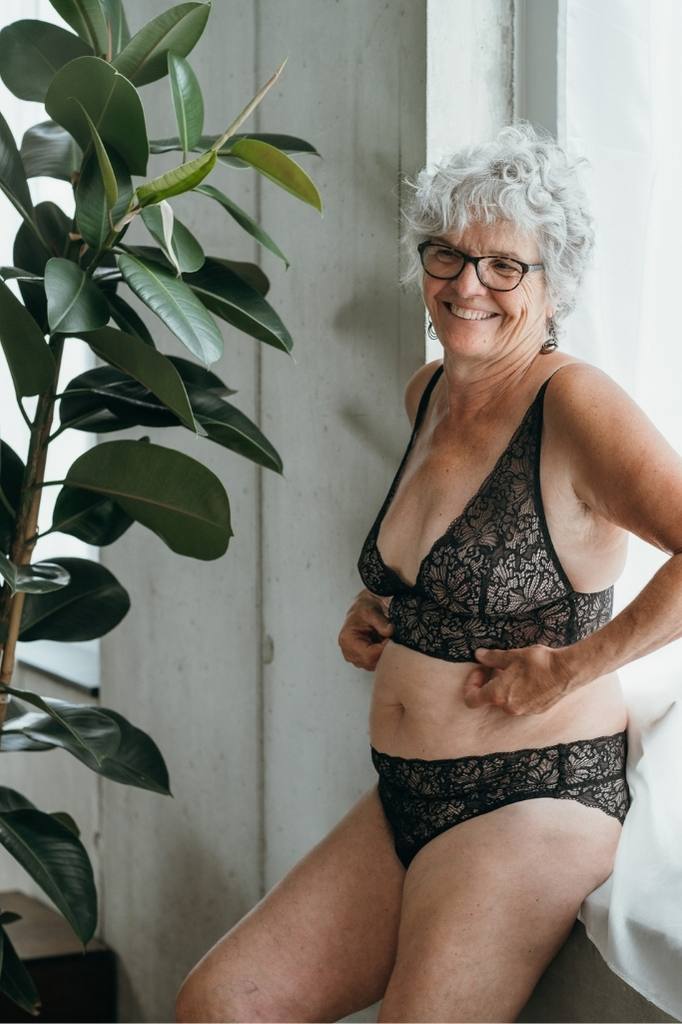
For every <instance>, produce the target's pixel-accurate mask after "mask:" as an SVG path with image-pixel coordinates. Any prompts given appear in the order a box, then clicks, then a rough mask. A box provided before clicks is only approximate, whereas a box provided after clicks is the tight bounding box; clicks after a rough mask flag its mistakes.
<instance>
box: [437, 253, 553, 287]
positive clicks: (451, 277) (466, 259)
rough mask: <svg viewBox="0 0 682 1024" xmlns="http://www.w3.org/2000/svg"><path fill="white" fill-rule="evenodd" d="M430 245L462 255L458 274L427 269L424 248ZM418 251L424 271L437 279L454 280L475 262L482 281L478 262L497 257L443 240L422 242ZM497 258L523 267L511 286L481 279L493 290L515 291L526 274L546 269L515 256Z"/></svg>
mask: <svg viewBox="0 0 682 1024" xmlns="http://www.w3.org/2000/svg"><path fill="white" fill-rule="evenodd" d="M430 245H432V246H433V247H434V248H436V249H449V250H450V252H454V253H456V254H457V255H458V256H461V257H462V259H463V260H464V262H463V263H462V266H461V267H460V268H459V270H458V271H457V273H456V274H450V275H448V276H446V277H441V276H440V275H439V274H432V273H431V271H430V270H427V269H426V267H425V266H424V250H425V249H427V248H428V247H429V246H430ZM417 251H418V252H419V259H420V260H421V265H422V268H423V270H424V273H425V274H428V275H429V277H435V279H436V280H437V281H454V280H455V279H456V278H458V277H459V275H460V274H461V273H462V271H463V270H464V268H465V267H466V265H467V263H473V265H474V270H475V271H476V277H477V278H478V280H479V281H481V275H480V274H479V272H478V264H479V263H480V262H481V260H490V259H495V254H491V255H490V256H468V255H467V254H466V253H465V252H461V251H460V250H459V249H455V248H454V246H452V245H445V244H444V243H443V242H429V241H426V242H420V243H419V245H418V246H417ZM497 258H498V259H505V260H508V261H509V262H510V263H516V265H517V266H519V267H521V277H520V278H519V279H518V281H517V282H516V284H513V285H512V286H511V288H492V287H491V286H490V285H489V284H486V283H485V281H481V284H482V285H483V287H484V288H488V289H489V290H490V291H491V292H513V291H514V289H515V288H518V286H519V285H520V284H521V282H522V281H523V279H524V277H525V276H526V274H528V273H529V272H531V271H533V270H544V268H545V265H544V263H524V262H523V261H522V260H517V259H516V258H515V257H513V256H504V257H502V256H499V255H498V256H497Z"/></svg>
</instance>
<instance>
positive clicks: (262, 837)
mask: <svg viewBox="0 0 682 1024" xmlns="http://www.w3.org/2000/svg"><path fill="white" fill-rule="evenodd" d="M253 11H254V31H253V46H254V53H253V69H254V73H253V77H254V87H253V95H255V94H256V91H257V90H258V89H259V88H260V77H261V76H260V59H259V58H260V41H261V14H262V10H261V0H256V3H255V4H254V7H253ZM254 127H255V130H256V131H257V132H258V131H260V128H261V112H260V107H256V110H255V111H254ZM254 177H255V182H254V189H255V194H254V207H255V215H256V222H257V223H259V224H260V222H261V217H262V188H261V185H262V183H261V178H260V175H258V174H256V175H255V176H254ZM254 250H255V261H256V263H257V265H258V266H259V267H260V266H261V264H262V254H261V251H260V247H259V245H258V243H254ZM254 358H255V396H254V399H255V401H254V405H255V420H256V423H257V424H258V427H259V428H260V429H261V430H263V401H262V390H263V346H262V343H261V342H259V341H256V342H255V357H254ZM264 472H265V470H264V469H263V467H262V466H256V519H257V523H258V526H257V540H256V619H257V623H258V625H257V629H258V642H257V645H256V654H257V657H256V666H257V667H256V672H257V685H256V692H257V707H256V744H257V748H258V809H257V814H258V851H257V863H258V868H257V871H258V893H259V896H261V897H262V896H264V895H265V861H266V843H267V834H266V821H265V806H266V802H265V787H266V768H265V659H264V657H263V655H264V643H265V607H264V592H265V565H264V557H263V552H264V545H265V516H264V510H263V494H264V486H263V474H264Z"/></svg>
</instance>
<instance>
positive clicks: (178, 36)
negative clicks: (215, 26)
mask: <svg viewBox="0 0 682 1024" xmlns="http://www.w3.org/2000/svg"><path fill="white" fill-rule="evenodd" d="M210 9H211V7H210V4H203V3H185V4H178V6H177V7H171V8H170V9H169V10H167V11H164V12H163V14H159V15H158V17H156V18H153V19H152V21H149V22H147V24H146V25H144V26H143V27H142V28H141V29H140V31H139V32H137V33H136V34H135V35H134V36H133V38H132V39H131V40H130V42H129V43H128V45H127V46H126V47H125V49H124V50H123V51H122V52H121V53H119V55H118V57H116V58H115V60H114V66H115V67H116V68H117V69H118V70H119V71H120V72H121V74H122V75H125V76H126V78H128V79H129V80H130V81H131V82H132V83H133V85H146V84H147V83H148V82H155V81H156V80H157V79H159V78H163V76H164V75H165V74H166V72H167V65H166V53H167V52H168V50H172V51H173V52H174V53H178V54H180V56H182V57H186V56H187V54H188V53H189V52H190V50H191V49H193V47H194V45H195V44H196V42H197V40H198V39H199V37H200V36H201V34H202V32H203V31H204V27H205V25H206V19H207V18H208V15H209V11H210Z"/></svg>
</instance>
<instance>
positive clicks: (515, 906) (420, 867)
mask: <svg viewBox="0 0 682 1024" xmlns="http://www.w3.org/2000/svg"><path fill="white" fill-rule="evenodd" d="M620 832H621V826H620V823H619V822H618V821H617V820H616V819H615V818H611V817H609V816H608V815H607V814H605V813H604V812H603V811H600V810H597V809H596V808H592V807H586V806H584V805H583V804H580V803H577V802H575V801H570V800H557V799H547V798H537V799H532V800H525V801H522V802H519V803H514V804H508V805H507V806H504V807H500V808H498V809H496V810H494V811H490V812H488V813H486V814H482V815H480V816H478V817H476V818H471V819H469V820H467V821H464V822H462V823H461V824H459V825H456V826H454V827H453V828H451V829H449V830H448V831H446V832H443V833H441V834H440V835H439V836H437V837H436V838H435V839H433V840H432V841H431V842H430V843H427V845H426V846H424V847H422V849H421V850H420V851H419V853H418V854H417V855H416V857H415V858H414V860H413V861H412V863H411V864H410V867H409V869H408V871H407V874H406V876H405V884H404V888H403V902H402V912H401V921H400V930H399V941H398V951H397V956H396V965H395V968H394V971H393V973H392V975H391V979H390V982H389V984H388V986H387V990H386V995H385V998H384V1001H383V1002H382V1005H381V1011H380V1014H379V1020H380V1021H415V1020H420V1021H425V1020H436V1021H474V1020H475V1021H510V1020H516V1017H517V1015H518V1013H519V1012H520V1010H521V1009H522V1007H523V1006H524V1005H525V1004H526V1002H527V1001H528V999H529V998H530V995H531V993H532V991H533V989H534V987H535V985H536V984H537V982H538V980H539V979H540V977H541V975H542V973H543V972H544V970H545V968H546V967H547V965H548V964H549V962H550V961H551V960H552V959H553V957H554V956H555V955H556V953H557V952H558V951H559V949H560V948H561V946H562V945H563V943H564V942H565V940H566V938H567V937H568V934H569V933H570V931H571V928H572V927H573V924H574V922H575V919H576V916H577V914H578V910H579V909H580V905H581V903H582V901H583V900H584V899H585V897H586V896H587V895H588V893H590V892H591V891H592V890H593V889H595V888H596V887H597V886H598V885H600V884H601V883H602V882H603V881H605V880H606V878H607V877H608V876H609V874H610V873H611V870H612V867H613V859H614V857H615V851H616V847H617V844H618V839H619V836H620Z"/></svg>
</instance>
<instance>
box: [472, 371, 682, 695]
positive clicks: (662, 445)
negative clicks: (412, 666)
mask: <svg viewBox="0 0 682 1024" xmlns="http://www.w3.org/2000/svg"><path fill="white" fill-rule="evenodd" d="M552 391H553V394H552V406H551V417H552V432H553V433H554V432H555V431H556V432H557V433H556V436H560V437H562V438H564V440H565V443H566V445H567V446H568V447H567V451H568V452H569V458H570V462H571V466H572V472H573V487H574V490H575V492H576V494H577V495H578V497H579V498H580V499H581V500H582V501H583V502H585V504H586V505H588V506H589V507H590V509H592V511H593V512H596V513H598V514H599V515H601V516H602V517H603V518H605V519H606V520H608V521H609V522H612V523H614V524H616V525H618V526H620V527H622V528H623V529H625V530H628V531H629V532H631V533H633V534H636V535H637V536H638V537H641V538H642V539H643V540H645V541H647V542H648V543H650V544H653V545H654V546H655V547H657V548H659V549H660V550H662V551H665V552H667V553H668V554H670V555H671V557H670V558H669V559H668V561H667V562H665V563H664V564H663V565H662V566H661V567H660V569H658V571H657V572H656V573H655V574H654V576H653V577H652V578H651V580H650V581H649V582H648V583H647V585H646V586H645V587H644V588H643V589H642V590H641V591H640V593H639V594H638V595H637V596H636V597H635V598H634V599H633V600H632V601H631V602H630V603H629V604H628V605H627V606H626V607H625V608H623V609H622V611H620V612H619V613H618V615H616V616H615V617H614V618H613V619H611V621H610V622H608V623H606V625H604V626H602V627H601V629H598V630H596V631H595V632H594V633H591V634H589V635H588V636H586V637H584V638H583V639H581V640H578V641H576V642H575V643H573V644H570V645H569V646H567V647H560V648H550V647H546V646H544V645H542V644H536V645H533V646H531V647H528V648H514V649H512V650H507V651H505V650H486V649H485V648H479V649H478V650H477V651H476V660H477V661H479V662H480V663H481V665H482V666H484V667H485V669H487V670H493V672H492V675H491V674H490V673H489V672H488V671H482V670H481V669H473V670H472V673H471V675H470V676H469V677H468V678H467V680H466V685H465V693H464V700H465V703H466V704H467V705H468V706H469V707H478V706H480V705H481V704H486V703H490V704H496V705H498V706H499V707H501V708H502V709H503V710H505V711H507V712H508V713H510V714H537V713H541V712H542V711H545V710H547V708H549V707H551V706H552V705H553V704H555V703H557V701H559V700H561V698H562V697H563V696H565V695H566V694H567V693H569V692H571V691H573V690H575V689H577V688H578V687H580V686H584V685H586V684H588V683H590V682H592V681H593V680H595V679H597V678H599V677H600V676H603V675H605V674H606V673H608V672H613V671H615V670H616V669H618V668H620V667H621V666H622V665H625V664H627V663H628V662H630V661H635V660H636V659H637V658H641V657H643V656H644V655H645V654H649V653H651V652H652V651H655V650H657V649H658V648H659V647H663V646H664V645H665V644H668V643H670V642H671V641H673V640H676V639H678V638H679V637H681V636H682V458H681V457H680V455H679V454H678V453H677V452H676V451H675V449H674V448H673V447H672V446H671V445H670V444H669V443H668V441H667V440H666V439H665V437H663V435H662V434H661V433H660V431H659V430H658V429H657V428H656V427H655V426H654V424H653V423H652V422H651V420H650V419H649V418H648V417H647V416H646V414H645V413H644V412H643V411H642V409H640V407H639V406H638V405H637V404H636V403H635V402H634V401H633V400H632V399H631V398H630V396H629V395H628V394H627V392H625V391H624V390H623V388H621V387H620V385H619V384H617V383H616V382H615V381H614V380H613V379H612V378H611V377H609V376H608V374H606V373H604V372H603V371H601V370H599V369H598V368H597V367H594V366H591V365H589V364H587V363H585V364H576V365H575V366H574V367H572V369H571V371H570V372H567V373H563V374H561V373H560V374H557V376H556V379H555V385H554V387H553V389H552ZM546 415H547V414H546ZM495 670H496V671H495Z"/></svg>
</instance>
